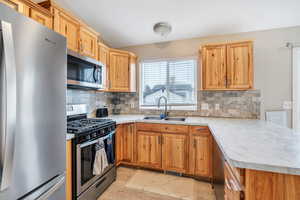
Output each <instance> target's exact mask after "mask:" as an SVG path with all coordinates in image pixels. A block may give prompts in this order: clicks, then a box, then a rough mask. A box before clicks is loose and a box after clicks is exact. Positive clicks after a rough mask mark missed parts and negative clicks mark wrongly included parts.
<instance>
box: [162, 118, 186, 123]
mask: <svg viewBox="0 0 300 200" xmlns="http://www.w3.org/2000/svg"><path fill="white" fill-rule="evenodd" d="M165 120H168V121H181V122H184V121H185V118H184V117H167V118H165Z"/></svg>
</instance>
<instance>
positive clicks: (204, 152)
mask: <svg viewBox="0 0 300 200" xmlns="http://www.w3.org/2000/svg"><path fill="white" fill-rule="evenodd" d="M189 160H190V165H189V169H190V173H191V174H193V175H196V176H202V177H212V138H211V135H210V132H209V131H207V130H205V131H203V132H202V133H198V134H191V137H190V158H189Z"/></svg>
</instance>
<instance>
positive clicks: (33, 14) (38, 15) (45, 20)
mask: <svg viewBox="0 0 300 200" xmlns="http://www.w3.org/2000/svg"><path fill="white" fill-rule="evenodd" d="M30 18H32V19H34V20H35V21H37V22H39V23H41V24H43V25H44V26H47V27H48V28H50V29H52V17H51V16H48V15H46V14H44V13H42V12H40V11H39V10H37V9H35V8H30Z"/></svg>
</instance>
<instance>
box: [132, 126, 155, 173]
mask: <svg viewBox="0 0 300 200" xmlns="http://www.w3.org/2000/svg"><path fill="white" fill-rule="evenodd" d="M136 141H137V145H136V147H137V151H136V152H137V163H138V164H139V165H142V166H150V167H155V168H161V134H160V133H154V132H144V131H138V132H137V140H136Z"/></svg>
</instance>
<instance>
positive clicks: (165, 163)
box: [162, 133, 188, 173]
mask: <svg viewBox="0 0 300 200" xmlns="http://www.w3.org/2000/svg"><path fill="white" fill-rule="evenodd" d="M162 135H163V136H162V168H163V169H164V170H170V171H176V172H179V173H185V172H187V166H188V154H187V151H188V148H187V147H188V136H187V134H178V133H176V134H169V133H162Z"/></svg>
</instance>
